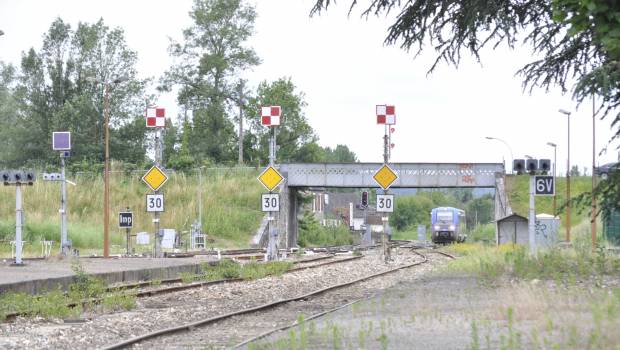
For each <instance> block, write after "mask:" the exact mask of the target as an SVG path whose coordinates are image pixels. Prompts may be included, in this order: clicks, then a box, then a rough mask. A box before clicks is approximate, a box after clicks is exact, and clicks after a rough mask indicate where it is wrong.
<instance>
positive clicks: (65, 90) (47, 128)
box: [14, 18, 149, 165]
mask: <svg viewBox="0 0 620 350" xmlns="http://www.w3.org/2000/svg"><path fill="white" fill-rule="evenodd" d="M136 63H137V54H136V53H135V52H134V51H132V50H130V49H129V48H128V46H127V44H126V43H125V39H124V33H123V30H122V29H120V28H115V29H110V28H109V27H107V26H106V25H105V24H104V22H103V20H99V21H98V22H97V23H94V24H88V23H79V24H78V26H77V29H76V30H75V31H74V30H72V29H71V26H70V25H69V24H68V23H65V22H64V21H63V20H62V19H60V18H58V19H56V20H55V21H54V22H53V23H52V24H51V26H50V29H49V30H48V32H47V33H46V34H45V35H44V38H43V45H42V47H41V49H40V50H39V51H36V50H35V49H34V48H31V49H30V50H28V52H27V53H24V54H23V55H22V61H21V72H20V73H19V75H18V76H19V78H18V84H17V86H16V88H15V96H17V97H18V105H19V110H20V113H19V120H18V124H19V127H20V128H22V129H25V130H26V132H25V134H23V135H20V136H19V137H18V138H17V137H16V138H15V139H14V142H15V144H18V145H19V149H20V152H19V154H17V155H16V157H15V159H14V162H15V163H16V164H17V165H19V164H21V165H23V164H26V163H38V162H46V163H50V162H53V163H56V162H57V158H58V155H57V154H54V152H52V150H51V138H52V132H53V131H71V132H72V160H75V161H80V160H88V161H93V162H100V161H102V160H103V134H104V118H103V106H104V103H103V99H104V84H102V83H101V82H110V81H112V80H115V79H118V78H121V77H122V78H123V79H122V80H123V82H122V83H120V84H115V85H114V86H112V85H110V89H109V94H108V95H109V101H110V108H109V117H110V130H111V131H110V135H111V136H110V139H111V140H110V145H111V158H113V159H119V160H125V161H131V162H141V161H143V160H144V157H145V146H144V144H145V136H144V124H143V123H142V125H140V123H139V122H138V120H143V116H142V115H143V114H144V112H143V111H144V107H145V103H148V100H149V97H148V96H147V95H146V93H145V86H146V84H147V81H146V80H140V79H138V78H137V70H136V68H135V65H136ZM97 81H98V82H97Z"/></svg>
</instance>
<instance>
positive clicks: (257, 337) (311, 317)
mask: <svg viewBox="0 0 620 350" xmlns="http://www.w3.org/2000/svg"><path fill="white" fill-rule="evenodd" d="M412 252H413V253H415V254H418V255H421V254H420V253H418V252H416V251H414V250H412ZM421 256H423V255H421ZM370 298H372V296H370V297H364V298H360V299H357V300H354V301H352V302H350V303H346V304H344V305H340V306H337V307H335V308H332V309H329V310H326V311H323V312H319V313H317V314H314V315H312V316H310V317H308V318H306V319H305V320H304V322H307V321H310V320H314V319H316V318H319V317H321V316H324V315H327V314H330V313H332V312H336V311H338V310H341V309H344V308H345V307H348V306H351V305H353V304H357V303H359V302H360V301H363V300H368V299H370ZM299 324H300V323H299V322H298V321H295V322H294V323H292V324H289V325H286V326H282V327H279V328H276V329H272V330H269V331H267V332H264V333H262V334H259V335H257V336H255V337H252V338H250V339H246V340H244V341H243V342H241V343H239V344H237V345H235V346H233V347H232V348H231V349H238V348H240V347H242V346H244V345H247V344H249V343H252V342H255V341H257V340H259V339H262V338H264V337H266V336H268V335H271V334H273V333H276V332H281V331H284V330H287V329H289V328H293V327H296V326H298V325H299Z"/></svg>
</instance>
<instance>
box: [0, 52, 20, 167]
mask: <svg viewBox="0 0 620 350" xmlns="http://www.w3.org/2000/svg"><path fill="white" fill-rule="evenodd" d="M16 75H17V72H16V70H15V67H13V66H11V65H5V64H4V63H3V62H0V167H4V168H10V167H13V166H15V165H17V164H18V162H17V161H16V159H17V158H18V157H19V151H18V150H19V145H18V144H17V140H18V138H19V137H23V136H25V130H24V129H23V128H22V127H20V124H19V123H18V120H19V114H18V113H19V110H18V105H17V98H16V96H15V94H14V88H15V82H16V79H17V77H16Z"/></svg>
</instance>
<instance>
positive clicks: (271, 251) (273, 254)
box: [267, 126, 278, 261]
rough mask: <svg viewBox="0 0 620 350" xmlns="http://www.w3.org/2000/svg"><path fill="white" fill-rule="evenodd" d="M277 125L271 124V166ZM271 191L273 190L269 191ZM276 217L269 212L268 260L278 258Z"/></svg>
mask: <svg viewBox="0 0 620 350" xmlns="http://www.w3.org/2000/svg"><path fill="white" fill-rule="evenodd" d="M276 128H277V127H276V126H271V139H270V140H269V166H271V167H273V166H274V165H275V160H276V147H277V146H276V135H277V131H276ZM269 192H270V193H271V192H272V191H269ZM275 221H276V218H275V217H274V215H273V212H271V211H270V212H269V217H268V223H267V225H268V232H269V244H268V246H267V260H269V261H273V260H278V227H277V223H276V222H275Z"/></svg>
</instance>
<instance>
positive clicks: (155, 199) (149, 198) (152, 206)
mask: <svg viewBox="0 0 620 350" xmlns="http://www.w3.org/2000/svg"><path fill="white" fill-rule="evenodd" d="M146 211H147V212H162V211H164V195H163V194H147V195H146Z"/></svg>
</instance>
